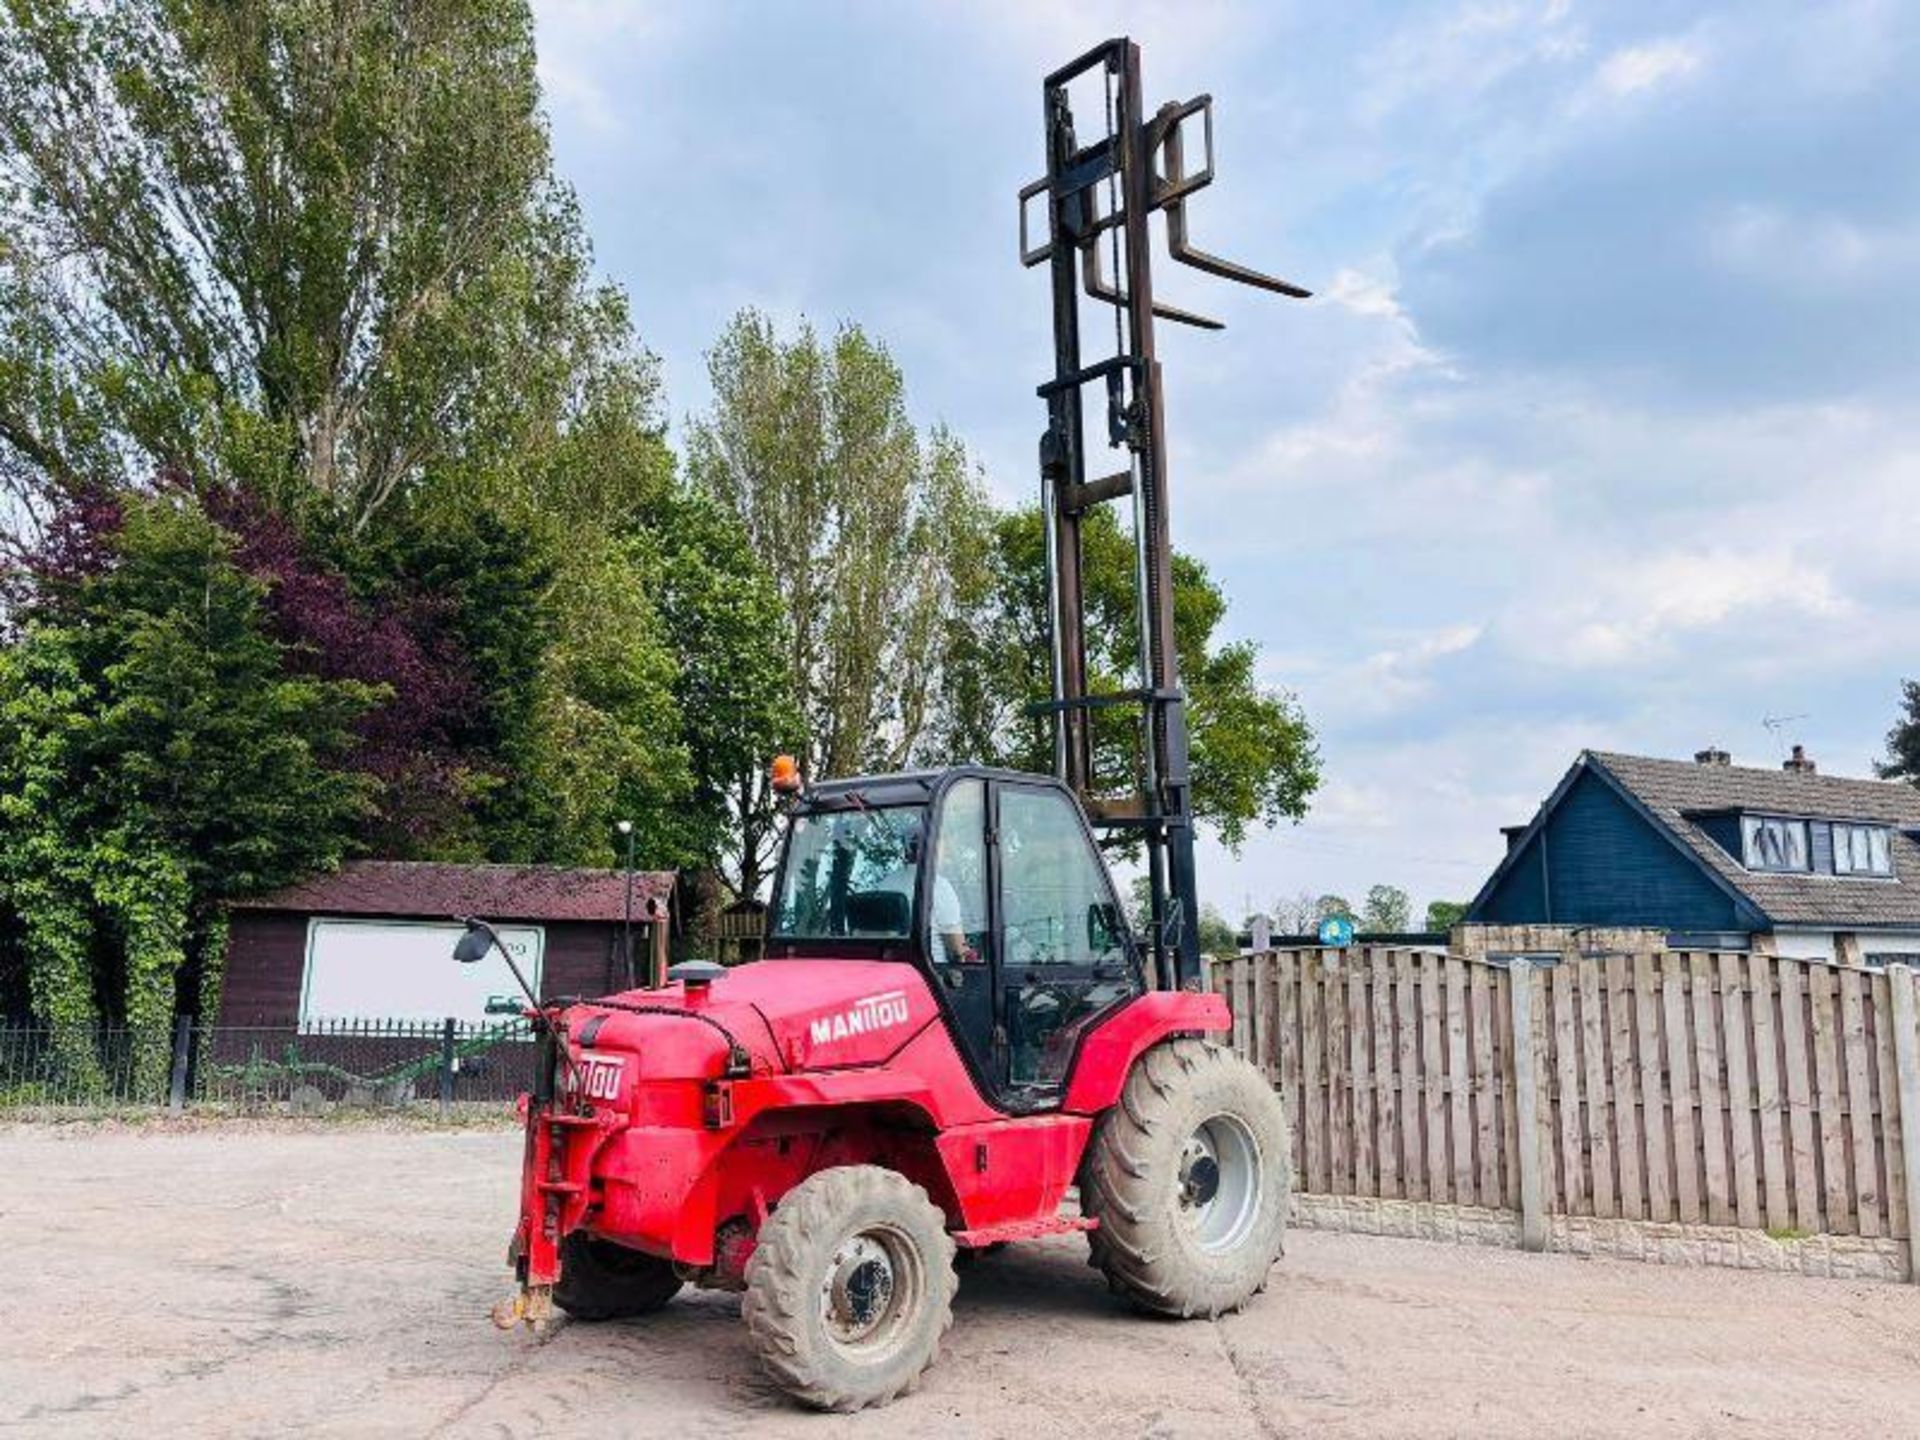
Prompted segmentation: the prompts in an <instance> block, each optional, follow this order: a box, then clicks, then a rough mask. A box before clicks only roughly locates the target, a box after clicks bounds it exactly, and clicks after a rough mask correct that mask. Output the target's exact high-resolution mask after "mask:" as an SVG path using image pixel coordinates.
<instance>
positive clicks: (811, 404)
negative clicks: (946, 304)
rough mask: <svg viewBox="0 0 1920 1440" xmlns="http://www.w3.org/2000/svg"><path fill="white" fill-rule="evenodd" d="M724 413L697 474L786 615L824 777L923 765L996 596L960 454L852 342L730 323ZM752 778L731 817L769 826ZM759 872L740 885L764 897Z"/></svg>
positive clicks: (860, 337) (981, 519) (721, 354)
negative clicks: (738, 529)
mask: <svg viewBox="0 0 1920 1440" xmlns="http://www.w3.org/2000/svg"><path fill="white" fill-rule="evenodd" d="M707 366H708V373H709V375H710V377H711V380H712V383H713V405H712V408H711V410H709V411H708V413H707V414H705V415H704V416H701V417H698V418H696V419H695V420H694V421H693V422H692V424H691V425H690V426H689V429H688V437H687V463H688V473H689V475H690V478H691V479H692V480H693V482H694V483H695V485H696V486H698V487H699V488H700V489H702V490H704V491H705V492H706V493H707V494H709V495H711V496H712V497H714V499H716V500H717V501H719V502H720V503H721V504H722V505H723V506H725V507H726V508H727V509H728V510H729V511H730V512H731V513H732V514H733V515H735V516H736V517H738V519H739V522H740V524H741V526H742V528H743V529H744V531H745V533H746V536H747V539H748V542H749V544H750V545H751V547H752V549H753V552H754V554H755V556H756V557H757V558H758V560H759V562H760V564H761V566H762V567H763V569H764V571H765V573H766V574H767V575H768V576H769V577H770V578H771V580H772V583H773V586H774V588H775V590H776V592H777V594H778V596H779V599H780V601H781V602H782V604H783V607H784V609H785V611H786V617H787V625H786V628H785V632H784V638H785V643H786V651H785V657H784V658H785V661H786V670H787V674H788V676H789V677H790V684H791V693H792V697H793V704H794V706H795V707H796V710H797V719H798V722H799V728H798V731H797V733H795V734H794V735H793V736H792V738H793V740H794V742H795V743H796V745H797V746H798V747H799V748H801V749H802V751H803V753H804V756H805V761H806V769H807V772H808V773H809V774H811V775H815V776H828V775H844V774H857V773H860V772H862V771H868V770H884V769H895V768H898V767H900V766H902V765H905V764H907V763H909V762H910V761H913V760H915V759H917V758H920V757H921V756H923V755H926V754H928V753H929V751H930V750H931V749H932V748H933V745H934V737H935V735H936V732H937V731H938V729H939V725H940V717H941V716H942V714H943V712H944V709H945V705H946V701H945V698H944V697H945V694H946V691H947V688H948V683H949V671H950V670H951V669H952V664H953V662H952V648H953V645H954V643H955V636H956V634H957V633H958V631H959V630H960V628H961V626H962V623H963V621H962V617H963V614H964V610H965V607H966V606H967V605H969V604H970V603H974V602H975V600H976V599H977V597H978V596H979V595H980V594H981V592H982V590H983V588H984V584H985V572H984V569H983V561H982V557H983V556H984V554H985V552H986V549H987V544H986V534H987V522H988V517H989V513H990V512H989V509H988V506H987V503H986V500H985V497H984V494H983V492H982V489H981V485H980V481H979V478H978V476H977V475H976V473H975V470H974V467H973V464H972V462H971V461H970V460H969V459H968V457H967V454H966V451H965V449H964V447H962V446H961V445H960V443H959V442H958V441H957V440H956V439H955V438H954V437H953V436H952V435H951V434H949V433H947V432H946V431H944V430H940V429H935V430H933V431H931V432H929V433H928V434H927V435H925V436H922V435H920V434H919V433H918V432H916V430H915V429H914V427H913V424H912V422H911V421H910V420H909V418H908V416H907V409H906V394H905V382H904V381H903V379H902V377H901V374H900V370H899V367H898V366H897V365H895V363H894V361H893V358H892V356H890V355H889V354H888V353H887V351H886V349H885V347H884V346H882V345H880V344H879V343H878V342H877V341H875V340H873V339H871V338H870V337H869V336H868V335H867V334H866V333H865V332H864V331H862V330H861V329H860V328H859V327H858V326H857V325H843V326H842V327H841V328H840V330H839V331H838V332H837V333H836V334H835V335H834V336H833V337H832V339H831V340H829V341H825V342H823V341H822V340H821V339H820V337H819V336H818V335H817V334H816V333H815V332H814V331H813V330H812V329H811V328H810V327H807V326H802V327H801V328H800V330H799V331H798V333H797V334H796V335H794V336H793V337H792V338H791V339H784V338H782V337H781V336H780V335H779V334H777V333H776V331H775V329H774V327H773V324H772V322H771V321H769V320H768V319H767V318H766V317H765V316H764V315H761V314H758V313H757V312H754V311H751V310H748V311H744V312H742V313H741V314H740V315H738V316H736V317H735V318H734V320H733V322H732V323H731V324H730V325H729V326H728V327H727V329H726V331H725V332H724V333H723V334H722V335H721V337H720V339H719V340H718V341H717V342H716V344H715V345H714V347H713V349H712V351H710V352H709V354H708V357H707ZM762 783H763V782H762V780H761V778H760V776H759V773H758V771H756V772H755V774H754V775H753V776H752V777H750V778H746V779H743V780H742V782H741V784H740V790H739V794H738V796H737V798H736V802H735V804H736V810H737V811H738V812H740V813H744V814H749V815H752V814H759V813H763V812H764V808H765V797H764V794H763V792H762V791H761V789H760V787H761V785H762ZM759 878H760V876H759V873H758V869H757V866H756V865H753V864H748V865H744V866H743V867H742V869H741V872H740V874H739V875H738V877H737V879H738V881H739V883H740V884H741V885H743V886H745V887H747V888H748V889H751V888H752V887H753V886H754V885H757V883H758V881H759Z"/></svg>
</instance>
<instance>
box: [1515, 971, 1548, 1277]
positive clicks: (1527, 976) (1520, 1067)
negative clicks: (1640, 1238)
mask: <svg viewBox="0 0 1920 1440" xmlns="http://www.w3.org/2000/svg"><path fill="white" fill-rule="evenodd" d="M1507 973H1508V976H1509V977H1510V979H1511V981H1512V988H1511V989H1510V991H1509V992H1508V993H1509V995H1510V997H1511V999H1512V1008H1513V1093H1514V1125H1515V1128H1516V1129H1517V1131H1518V1132H1519V1133H1518V1135H1517V1136H1516V1139H1517V1140H1518V1141H1519V1144H1520V1157H1519V1158H1520V1248H1521V1249H1522V1250H1544V1249H1546V1248H1547V1217H1546V1215H1545V1213H1544V1212H1543V1210H1542V1207H1541V1204H1540V1124H1539V1119H1540V1094H1539V1091H1538V1089H1537V1088H1536V1080H1537V1075H1538V1072H1537V1071H1536V1069H1535V1066H1534V1058H1533V962H1532V961H1530V960H1526V959H1524V958H1521V957H1517V956H1516V957H1515V958H1514V959H1513V960H1512V961H1511V962H1510V963H1509V965H1508V967H1507Z"/></svg>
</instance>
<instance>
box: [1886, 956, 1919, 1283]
mask: <svg viewBox="0 0 1920 1440" xmlns="http://www.w3.org/2000/svg"><path fill="white" fill-rule="evenodd" d="M1913 982H1914V970H1913V967H1912V966H1911V965H1889V966H1888V967H1887V991H1888V993H1889V994H1890V995H1892V996H1893V1066H1894V1074H1895V1076H1896V1077H1897V1078H1898V1080H1899V1084H1900V1158H1901V1169H1902V1171H1903V1172H1904V1179H1905V1181H1906V1187H1907V1279H1909V1280H1910V1281H1912V1282H1913V1283H1914V1284H1916V1285H1920V1026H1917V1025H1916V1024H1915V1018H1914V996H1913Z"/></svg>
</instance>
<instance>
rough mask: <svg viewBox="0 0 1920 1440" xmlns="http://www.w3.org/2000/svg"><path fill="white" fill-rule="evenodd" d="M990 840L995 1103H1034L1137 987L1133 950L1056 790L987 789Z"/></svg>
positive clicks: (1096, 862) (1086, 836) (1005, 783)
mask: <svg viewBox="0 0 1920 1440" xmlns="http://www.w3.org/2000/svg"><path fill="white" fill-rule="evenodd" d="M990 799H991V802H992V803H991V815H990V822H991V837H992V844H991V846H990V850H989V854H990V858H991V861H992V865H991V870H992V879H993V891H994V898H995V901H996V904H995V906H994V915H993V919H994V925H995V934H994V940H995V959H996V960H997V961H998V966H997V968H998V972H999V973H998V985H997V989H998V992H999V993H998V996H997V1002H998V1003H997V1010H998V1016H999V1031H998V1032H997V1033H998V1036H999V1038H1000V1039H1001V1040H1002V1042H1003V1043H1002V1044H1001V1045H1000V1047H999V1049H1000V1052H1001V1053H1000V1055H999V1056H998V1057H997V1059H998V1062H999V1073H1000V1075H1001V1076H1002V1083H1003V1085H1004V1087H1005V1090H1004V1094H1005V1096H1006V1098H1007V1099H1008V1100H1009V1101H1010V1102H1012V1103H1014V1104H1015V1105H1017V1106H1018V1107H1020V1108H1033V1107H1035V1106H1044V1105H1045V1104H1046V1103H1048V1101H1049V1100H1055V1099H1057V1098H1058V1096H1059V1094H1060V1092H1061V1091H1062V1090H1063V1089H1064V1088H1065V1085H1066V1081H1067V1079H1068V1072H1069V1071H1070V1069H1071V1067H1072V1064H1073V1058H1074V1055H1075V1053H1076V1052H1077V1050H1078V1047H1079V1041H1080V1037H1081V1035H1082V1034H1083V1033H1084V1032H1085V1030H1086V1028H1087V1026H1088V1025H1089V1023H1091V1022H1092V1021H1094V1020H1096V1019H1097V1018H1098V1017H1099V1016H1100V1015H1101V1014H1103V1013H1104V1012H1105V1011H1107V1010H1108V1009H1110V1008H1112V1007H1113V1006H1114V1005H1116V1004H1119V1003H1120V1002H1121V1001H1124V1000H1128V999H1131V998H1132V997H1133V996H1135V995H1138V994H1139V993H1140V990H1141V984H1140V980H1139V972H1138V968H1137V965H1136V963H1135V960H1134V957H1133V942H1132V939H1131V937H1130V936H1129V934H1128V933H1127V929H1126V925H1125V922H1124V921H1123V920H1122V919H1121V912H1120V907H1119V903H1118V899H1117V897H1116V896H1115V895H1114V892H1113V884H1112V881H1111V880H1110V879H1109V877H1108V875H1107V869H1106V866H1105V864H1103V863H1102V861H1101V859H1100V855H1099V851H1098V849H1097V848H1096V846H1095V844H1094V840H1093V834H1092V831H1090V830H1089V829H1088V828H1087V824H1086V820H1085V818H1084V817H1083V816H1082V815H1081V813H1080V807H1079V806H1078V805H1077V804H1076V803H1075V802H1074V801H1073V799H1072V798H1071V797H1070V796H1069V795H1068V794H1067V793H1066V792H1065V791H1064V790H1062V789H1060V788H1059V787H1057V786H1053V785H1046V784H1026V783H1022V782H1019V781H1013V780H996V781H995V782H994V783H993V785H992V786H991V793H990Z"/></svg>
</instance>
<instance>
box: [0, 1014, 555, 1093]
mask: <svg viewBox="0 0 1920 1440" xmlns="http://www.w3.org/2000/svg"><path fill="white" fill-rule="evenodd" d="M536 1051H537V1047H536V1045H535V1044H534V1041H533V1037H532V1034H531V1032H530V1031H529V1029H528V1027H527V1024H526V1022H525V1021H523V1020H517V1019H516V1020H512V1021H508V1022H505V1023H493V1024H479V1025H476V1024H471V1023H464V1022H461V1021H456V1020H451V1019H448V1020H438V1021H418V1020H329V1021H322V1022H310V1023H308V1024H305V1025H211V1026H202V1025H196V1024H193V1023H192V1022H190V1021H188V1020H185V1019H182V1020H181V1021H180V1022H179V1023H178V1024H176V1025H174V1026H173V1027H172V1028H171V1029H169V1030H161V1029H154V1028H143V1027H132V1026H125V1025H103V1026H79V1027H50V1026H44V1025H7V1024H0V1114H6V1113H15V1114H18V1113H21V1112H26V1111H34V1110H73V1109H123V1108H141V1107H147V1108H158V1107H165V1108H168V1109H172V1110H175V1111H181V1110H185V1109H188V1108H217V1109H224V1110H234V1111H267V1110H277V1111H281V1112H283V1113H285V1112H291V1113H294V1114H324V1113H328V1112H331V1111H335V1110H342V1109H346V1110H353V1109H365V1110H396V1109H406V1108H409V1107H412V1106H416V1105H422V1104H425V1105H433V1104H437V1105H439V1106H440V1107H441V1108H442V1109H447V1108H451V1107H452V1106H455V1105H461V1104H510V1103H512V1102H513V1101H514V1100H515V1099H516V1098H517V1097H518V1096H519V1095H520V1094H521V1093H523V1092H524V1091H526V1090H528V1089H530V1088H531V1086H532V1083H533V1072H534V1065H535V1056H536Z"/></svg>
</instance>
